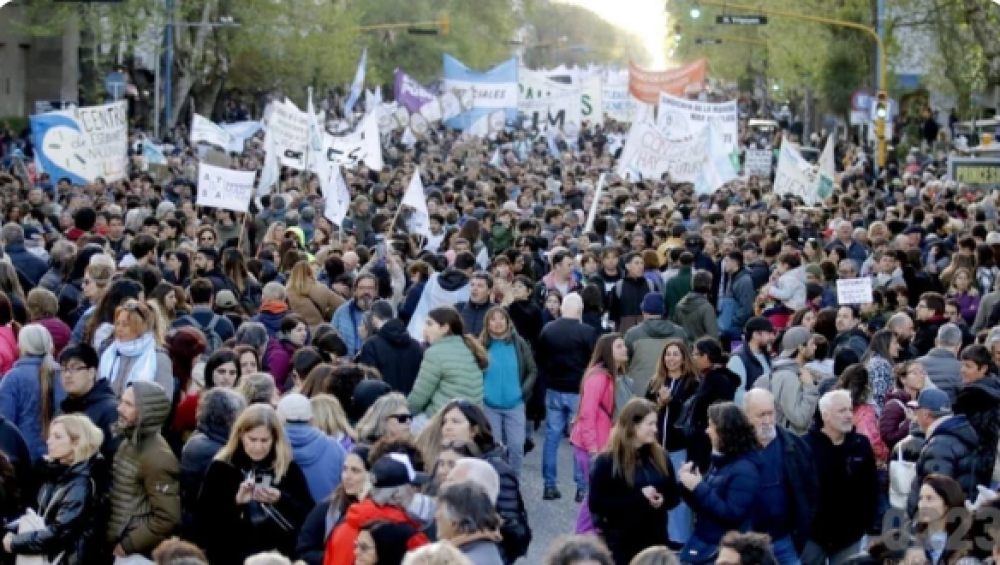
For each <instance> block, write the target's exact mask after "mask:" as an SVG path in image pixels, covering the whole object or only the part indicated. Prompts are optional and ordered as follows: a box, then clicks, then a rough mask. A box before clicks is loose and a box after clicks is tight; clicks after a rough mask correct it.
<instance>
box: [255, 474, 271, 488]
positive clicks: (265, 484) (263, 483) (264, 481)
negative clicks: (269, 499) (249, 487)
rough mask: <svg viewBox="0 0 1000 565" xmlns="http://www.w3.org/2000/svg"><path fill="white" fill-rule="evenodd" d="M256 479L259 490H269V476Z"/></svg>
mask: <svg viewBox="0 0 1000 565" xmlns="http://www.w3.org/2000/svg"><path fill="white" fill-rule="evenodd" d="M257 478H258V479H259V482H258V483H257V486H258V487H259V488H271V475H262V476H260V477H257Z"/></svg>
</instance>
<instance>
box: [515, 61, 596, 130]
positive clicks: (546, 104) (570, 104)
mask: <svg viewBox="0 0 1000 565" xmlns="http://www.w3.org/2000/svg"><path fill="white" fill-rule="evenodd" d="M551 74H552V72H551V71H532V70H529V69H525V68H522V69H520V70H519V71H518V79H517V80H518V84H517V86H518V91H519V93H518V102H517V109H518V111H519V112H521V113H523V114H525V117H526V120H527V121H526V123H525V124H524V125H525V127H528V128H531V129H537V130H539V131H544V130H546V129H547V128H548V127H549V126H555V127H557V128H558V129H559V130H560V131H562V132H563V133H565V134H567V135H569V136H571V137H576V134H577V133H578V132H579V131H580V124H581V121H582V120H583V96H584V92H583V87H582V86H581V85H579V84H567V83H566V82H557V81H555V80H552V79H551V78H550V75H551ZM565 78H569V77H565ZM598 80H599V79H598Z"/></svg>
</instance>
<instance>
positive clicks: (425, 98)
mask: <svg viewBox="0 0 1000 565" xmlns="http://www.w3.org/2000/svg"><path fill="white" fill-rule="evenodd" d="M393 93H394V94H395V96H396V102H399V105H400V106H402V107H404V108H406V109H407V110H409V111H410V112H419V111H420V109H421V108H423V107H424V104H427V103H428V102H431V101H433V100H436V99H437V96H434V93H433V92H431V91H430V90H427V88H425V87H424V86H423V85H422V84H420V83H419V82H417V80H416V79H414V78H413V77H411V76H410V75H408V74H406V73H404V72H403V71H401V70H399V69H396V81H395V83H394V84H393Z"/></svg>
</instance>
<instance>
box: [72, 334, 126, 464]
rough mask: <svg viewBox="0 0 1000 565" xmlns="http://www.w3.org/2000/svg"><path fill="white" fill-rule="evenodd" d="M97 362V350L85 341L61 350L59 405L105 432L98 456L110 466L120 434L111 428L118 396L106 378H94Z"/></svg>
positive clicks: (95, 376)
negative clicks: (61, 386) (61, 396)
mask: <svg viewBox="0 0 1000 565" xmlns="http://www.w3.org/2000/svg"><path fill="white" fill-rule="evenodd" d="M99 362H100V358H99V357H98V355H97V351H95V350H94V348H93V347H91V346H90V345H88V344H86V343H76V344H73V345H70V346H69V347H67V348H66V349H64V350H63V351H62V353H61V354H60V355H59V364H60V365H61V366H62V371H61V373H60V378H61V379H62V385H63V390H65V391H66V398H65V400H63V401H62V405H61V406H60V407H61V408H62V411H63V414H83V415H84V416H86V417H88V418H90V421H91V422H93V423H94V425H95V426H97V427H98V428H100V429H101V431H102V432H104V442H103V443H102V444H101V455H103V456H104V463H105V465H106V466H107V468H108V469H110V465H111V461H112V459H113V458H114V455H115V452H116V451H118V444H119V443H120V442H121V436H116V435H115V433H114V431H113V426H114V425H115V424H116V423H117V422H118V398H117V397H116V396H115V392H114V391H113V390H112V389H111V385H110V384H109V383H108V380H107V379H101V380H97V365H98V363H99Z"/></svg>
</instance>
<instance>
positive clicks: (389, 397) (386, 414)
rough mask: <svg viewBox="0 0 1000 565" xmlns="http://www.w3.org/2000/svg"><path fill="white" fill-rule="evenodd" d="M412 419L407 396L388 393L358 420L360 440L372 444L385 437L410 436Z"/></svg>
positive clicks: (401, 437) (400, 437) (402, 437)
mask: <svg viewBox="0 0 1000 565" xmlns="http://www.w3.org/2000/svg"><path fill="white" fill-rule="evenodd" d="M411 421H413V416H412V415H411V414H410V408H409V405H408V404H407V403H406V397H405V396H403V395H402V394H400V393H398V392H392V393H389V394H386V395H384V396H382V397H380V398H379V399H378V400H376V401H375V403H374V404H372V405H371V407H370V408H369V409H368V411H367V412H365V415H364V416H363V417H362V418H361V420H360V421H359V422H358V425H357V430H358V442H360V443H363V444H368V445H371V444H374V443H375V442H377V441H379V440H381V439H383V438H385V437H389V438H392V439H404V438H409V437H410V422H411Z"/></svg>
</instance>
